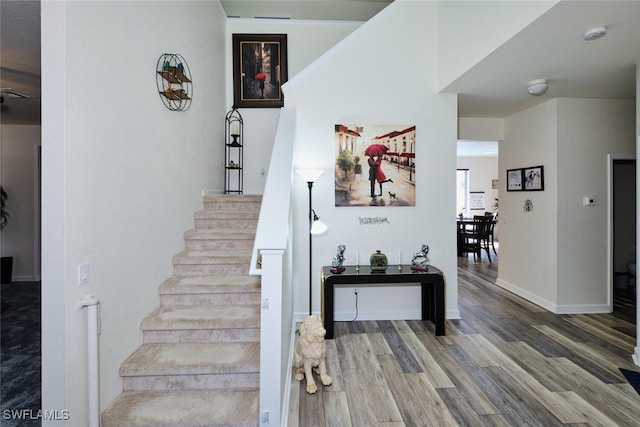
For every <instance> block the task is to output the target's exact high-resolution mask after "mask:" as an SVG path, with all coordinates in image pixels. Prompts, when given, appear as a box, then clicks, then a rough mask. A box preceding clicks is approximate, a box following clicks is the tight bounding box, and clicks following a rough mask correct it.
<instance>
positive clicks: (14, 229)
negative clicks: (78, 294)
mask: <svg viewBox="0 0 640 427" xmlns="http://www.w3.org/2000/svg"><path fill="white" fill-rule="evenodd" d="M0 139H1V141H0V144H1V146H2V154H1V156H0V162H2V167H1V168H0V171H2V175H1V177H0V182H1V183H2V186H3V187H4V189H5V191H6V192H7V194H8V195H9V199H8V200H7V208H8V212H9V215H11V217H10V218H9V223H8V225H7V227H6V228H5V229H4V230H2V245H1V246H0V249H1V255H2V256H11V257H13V258H14V259H13V280H14V281H16V282H20V281H35V280H39V279H40V256H39V253H40V247H39V241H38V240H39V232H40V218H39V215H38V213H39V212H38V209H39V203H40V202H39V194H38V186H39V181H38V173H39V171H38V150H39V147H40V126H34V125H3V126H0Z"/></svg>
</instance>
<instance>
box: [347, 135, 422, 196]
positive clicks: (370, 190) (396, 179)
mask: <svg viewBox="0 0 640 427" xmlns="http://www.w3.org/2000/svg"><path fill="white" fill-rule="evenodd" d="M415 149H416V127H415V126H414V125H368V124H343V123H340V124H336V125H335V157H336V163H335V205H336V206H415V198H416V196H415V195H416V188H415V183H416V181H415V174H416V163H415Z"/></svg>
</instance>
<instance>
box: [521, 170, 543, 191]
mask: <svg viewBox="0 0 640 427" xmlns="http://www.w3.org/2000/svg"><path fill="white" fill-rule="evenodd" d="M522 179H523V184H522V185H523V187H524V191H544V167H543V166H532V167H528V168H523V170H522Z"/></svg>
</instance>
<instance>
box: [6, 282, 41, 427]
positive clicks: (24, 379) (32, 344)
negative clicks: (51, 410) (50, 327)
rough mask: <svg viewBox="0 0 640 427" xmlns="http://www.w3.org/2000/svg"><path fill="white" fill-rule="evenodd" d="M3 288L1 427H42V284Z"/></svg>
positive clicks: (25, 284)
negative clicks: (40, 412) (39, 413)
mask: <svg viewBox="0 0 640 427" xmlns="http://www.w3.org/2000/svg"><path fill="white" fill-rule="evenodd" d="M1 286H2V287H1V291H0V292H1V293H0V295H1V296H2V308H1V311H0V382H1V384H0V425H1V426H2V427H14V426H20V427H32V426H41V425H42V421H41V420H40V419H39V418H38V411H39V410H40V406H41V356H40V282H35V283H3V284H2V285H1Z"/></svg>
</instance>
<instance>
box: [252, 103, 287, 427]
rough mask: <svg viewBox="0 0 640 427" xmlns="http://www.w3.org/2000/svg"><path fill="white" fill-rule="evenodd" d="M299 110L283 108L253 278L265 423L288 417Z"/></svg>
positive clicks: (262, 419) (262, 209) (260, 221)
mask: <svg viewBox="0 0 640 427" xmlns="http://www.w3.org/2000/svg"><path fill="white" fill-rule="evenodd" d="M295 131H296V129H295V110H293V109H290V108H289V109H288V108H286V107H285V108H282V109H281V110H280V119H279V121H278V128H277V131H276V137H275V141H274V145H273V150H272V152H271V160H270V162H269V169H268V171H269V173H268V174H267V180H266V183H265V188H264V193H263V196H262V204H261V207H260V217H259V219H258V227H257V230H256V239H255V243H254V246H253V253H252V257H251V267H250V272H249V274H251V275H260V276H261V302H262V310H261V315H260V367H261V370H260V425H263V426H266V425H271V426H280V425H281V423H282V420H283V419H285V418H286V413H287V410H288V409H287V404H288V399H286V398H285V396H286V395H287V390H288V387H287V384H288V383H289V381H287V379H288V375H289V373H290V371H291V369H289V366H290V364H291V361H290V360H289V359H290V358H289V355H290V354H291V346H292V343H293V340H292V337H293V333H292V328H293V326H292V325H293V296H292V280H291V276H292V271H291V262H290V259H291V250H290V247H291V230H290V224H291V222H290V219H291V182H292V171H293V143H294V137H295Z"/></svg>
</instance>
